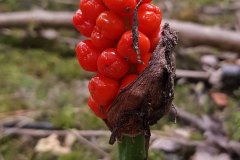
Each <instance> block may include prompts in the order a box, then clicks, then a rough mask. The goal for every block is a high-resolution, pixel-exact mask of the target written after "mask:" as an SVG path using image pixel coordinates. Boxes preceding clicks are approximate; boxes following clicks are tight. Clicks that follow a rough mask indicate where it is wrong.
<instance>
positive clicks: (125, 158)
mask: <svg viewBox="0 0 240 160" xmlns="http://www.w3.org/2000/svg"><path fill="white" fill-rule="evenodd" d="M118 149H119V160H145V159H146V148H145V137H144V135H142V134H140V135H138V136H136V137H128V136H123V138H122V141H121V142H119V143H118Z"/></svg>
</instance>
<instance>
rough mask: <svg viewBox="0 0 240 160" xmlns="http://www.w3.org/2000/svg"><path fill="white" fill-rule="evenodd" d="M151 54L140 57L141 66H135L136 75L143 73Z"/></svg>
mask: <svg viewBox="0 0 240 160" xmlns="http://www.w3.org/2000/svg"><path fill="white" fill-rule="evenodd" d="M150 57H151V54H150V53H147V54H145V55H143V56H142V57H141V60H142V61H143V64H137V71H138V73H141V72H143V71H144V69H145V68H146V67H147V66H148V62H149V60H150Z"/></svg>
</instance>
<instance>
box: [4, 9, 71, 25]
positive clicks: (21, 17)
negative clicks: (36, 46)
mask: <svg viewBox="0 0 240 160" xmlns="http://www.w3.org/2000/svg"><path fill="white" fill-rule="evenodd" d="M72 15H73V13H72V12H51V11H43V10H33V11H24V12H11V13H1V14H0V28H4V27H7V28H9V27H27V26H29V25H37V26H41V27H70V26H71V27H72Z"/></svg>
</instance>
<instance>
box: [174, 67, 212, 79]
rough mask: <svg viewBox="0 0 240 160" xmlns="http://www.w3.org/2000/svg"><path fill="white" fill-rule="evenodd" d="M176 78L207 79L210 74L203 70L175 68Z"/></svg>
mask: <svg viewBox="0 0 240 160" xmlns="http://www.w3.org/2000/svg"><path fill="white" fill-rule="evenodd" d="M176 75H177V78H189V79H197V80H208V78H209V76H210V74H209V73H207V72H204V71H191V70H182V69H177V70H176Z"/></svg>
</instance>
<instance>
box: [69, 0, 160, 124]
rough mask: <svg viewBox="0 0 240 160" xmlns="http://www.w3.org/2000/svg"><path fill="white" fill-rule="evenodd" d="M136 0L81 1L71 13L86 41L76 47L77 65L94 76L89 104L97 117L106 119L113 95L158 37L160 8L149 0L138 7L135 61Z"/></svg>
mask: <svg viewBox="0 0 240 160" xmlns="http://www.w3.org/2000/svg"><path fill="white" fill-rule="evenodd" d="M138 2H139V0H121V1H119V0H81V1H80V9H79V10H78V11H77V12H76V13H75V15H74V16H73V24H74V26H75V28H76V29H77V30H78V31H79V32H80V33H81V34H82V35H84V36H85V37H88V38H89V39H88V40H84V41H81V42H79V43H78V44H77V46H76V55H77V58H78V61H79V64H80V65H81V67H82V68H83V69H85V70H86V71H89V72H96V75H95V76H94V77H93V78H92V79H91V80H90V81H89V85H88V88H89V91H90V95H91V96H90V97H89V99H88V105H89V107H90V108H91V110H92V111H93V112H94V113H95V114H96V115H97V116H98V117H100V118H102V119H106V118H107V111H108V110H109V106H110V105H111V103H112V102H113V100H114V99H115V97H116V95H117V94H118V93H119V92H120V91H121V89H123V88H124V87H126V86H127V85H128V84H130V83H131V82H133V81H134V80H135V79H136V78H137V76H138V75H139V74H140V73H141V72H142V71H143V70H144V69H145V68H146V66H147V65H148V61H149V59H150V56H151V52H152V51H153V50H154V48H155V47H156V45H157V43H158V41H159V39H160V37H159V32H160V24H161V20H162V13H161V10H160V9H159V8H158V7H157V6H154V5H152V4H150V2H151V0H143V1H142V3H141V5H140V7H139V9H138V30H139V37H138V42H139V50H140V56H141V60H142V62H143V63H141V64H140V63H138V61H137V54H136V52H135V50H134V49H133V35H132V27H133V12H134V9H135V7H136V5H137V3H138Z"/></svg>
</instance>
